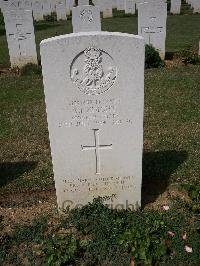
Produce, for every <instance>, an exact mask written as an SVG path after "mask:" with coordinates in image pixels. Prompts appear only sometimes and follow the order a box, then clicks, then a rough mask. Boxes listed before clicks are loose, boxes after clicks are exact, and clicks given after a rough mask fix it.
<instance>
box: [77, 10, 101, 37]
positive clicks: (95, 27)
mask: <svg viewBox="0 0 200 266" xmlns="http://www.w3.org/2000/svg"><path fill="white" fill-rule="evenodd" d="M72 26H73V32H87V31H101V18H100V10H99V7H95V6H77V7H73V9H72Z"/></svg>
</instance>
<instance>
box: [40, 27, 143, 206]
mask: <svg viewBox="0 0 200 266" xmlns="http://www.w3.org/2000/svg"><path fill="white" fill-rule="evenodd" d="M41 59H42V69H43V70H42V71H43V81H44V89H45V101H46V108H47V117H48V127H49V135H50V143H51V153H52V160H53V169H54V177H55V184H56V193H57V200H58V206H59V208H64V207H66V206H67V205H70V206H71V207H75V206H76V205H77V204H86V203H88V202H89V201H92V199H93V198H94V197H98V196H110V197H112V196H113V201H111V200H110V201H109V200H108V201H107V203H112V204H113V207H114V208H117V207H119V206H120V207H124V208H128V207H130V208H131V207H133V206H134V207H136V206H139V205H140V201H141V182H142V147H143V108H144V106H143V104H144V99H143V93H144V40H143V38H141V37H140V36H135V35H131V34H125V33H110V32H109V33H108V32H98V33H97V32H90V33H73V34H68V35H63V36H59V37H55V38H51V39H47V40H44V41H42V43H41ZM119 204H120V205H119ZM128 204H132V205H129V206H128Z"/></svg>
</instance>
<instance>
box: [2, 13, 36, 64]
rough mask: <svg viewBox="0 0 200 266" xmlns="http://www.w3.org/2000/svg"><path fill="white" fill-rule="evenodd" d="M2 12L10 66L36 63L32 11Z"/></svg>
mask: <svg viewBox="0 0 200 266" xmlns="http://www.w3.org/2000/svg"><path fill="white" fill-rule="evenodd" d="M3 14H4V22H5V28H6V36H7V42H8V48H9V55H10V62H11V67H22V66H24V65H26V64H28V63H33V64H37V53H36V45H35V35H34V28H33V18H32V11H31V10H11V11H5V12H4V13H3Z"/></svg>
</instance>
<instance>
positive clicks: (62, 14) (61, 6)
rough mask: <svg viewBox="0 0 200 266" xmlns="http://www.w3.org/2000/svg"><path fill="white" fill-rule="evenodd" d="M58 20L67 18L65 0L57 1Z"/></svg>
mask: <svg viewBox="0 0 200 266" xmlns="http://www.w3.org/2000/svg"><path fill="white" fill-rule="evenodd" d="M56 15H57V20H58V21H59V20H67V10H66V3H65V0H57V2H56Z"/></svg>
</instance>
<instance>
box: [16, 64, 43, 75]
mask: <svg viewBox="0 0 200 266" xmlns="http://www.w3.org/2000/svg"><path fill="white" fill-rule="evenodd" d="M41 73H42V69H41V67H40V66H38V65H35V64H27V65H25V66H24V67H22V68H21V69H20V74H21V76H28V75H33V74H36V75H40V74H41Z"/></svg>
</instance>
